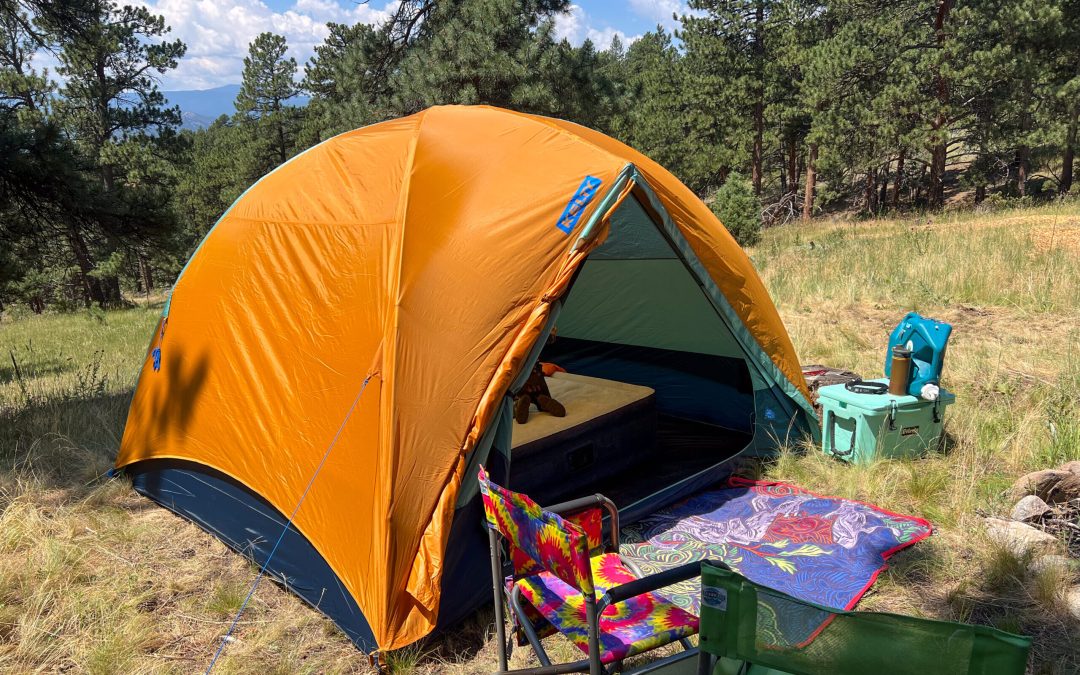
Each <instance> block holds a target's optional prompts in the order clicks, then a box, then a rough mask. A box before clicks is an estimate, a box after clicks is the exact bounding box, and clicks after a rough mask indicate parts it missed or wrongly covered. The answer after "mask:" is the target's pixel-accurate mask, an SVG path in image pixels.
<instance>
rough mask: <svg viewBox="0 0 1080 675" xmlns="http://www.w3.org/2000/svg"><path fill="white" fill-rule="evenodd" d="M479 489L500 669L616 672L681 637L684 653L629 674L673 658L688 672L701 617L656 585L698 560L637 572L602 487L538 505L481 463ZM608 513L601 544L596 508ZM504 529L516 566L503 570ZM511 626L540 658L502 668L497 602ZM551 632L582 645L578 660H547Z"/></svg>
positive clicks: (690, 572)
mask: <svg viewBox="0 0 1080 675" xmlns="http://www.w3.org/2000/svg"><path fill="white" fill-rule="evenodd" d="M479 474H480V475H479V480H480V492H481V494H482V495H483V500H484V512H485V514H486V515H487V520H488V539H489V542H490V544H491V574H492V585H493V587H494V593H495V626H496V632H497V636H498V642H499V673H507V672H514V673H521V674H526V673H527V674H528V675H548V674H554V673H576V672H588V673H591V675H601V674H603V673H611V672H613V671H621V670H622V664H623V660H624V659H626V658H629V657H631V656H634V655H636V654H641V653H643V652H647V651H650V650H652V649H656V648H657V647H662V646H664V645H668V644H672V643H674V642H679V643H681V644H682V646H683V648H684V650H685V651H684V652H682V653H679V654H675V655H673V656H669V657H667V658H665V659H661V660H659V661H654V662H652V663H649V664H645V665H644V666H642V667H640V668H637V669H635V670H634V672H635V673H656V672H665V673H667V672H672V671H671V670H669V669H667V667H668V666H673V665H675V664H678V665H679V666H680V667H681V668H683V669H687V668H688V669H689V670H690V671H693V668H694V663H695V661H696V659H695V658H694V648H693V645H691V644H690V642H689V640H688V638H689V637H690V636H692V635H694V634H695V633H697V626H698V619H697V617H696V616H694V615H693V614H690V613H688V612H685V611H683V610H681V609H679V608H678V607H676V606H675V605H673V604H672V603H671V602H669V601H668V600H667V598H665V597H664V596H662V595H660V594H658V593H656V591H657V590H658V589H660V588H663V587H665V586H669V585H671V584H675V583H679V582H681V581H685V580H687V579H690V578H693V577H696V576H697V575H698V574H699V573H700V569H701V568H700V566H699V565H698V564H696V563H688V564H686V565H682V566H680V567H676V568H674V569H671V570H667V571H665V572H661V573H659V574H654V575H651V576H648V577H644V578H641V575H640V573H638V571H637V570H636V569H635V568H634V567H633V566H632V565H630V564H628V563H627V561H625V560H623V559H622V557H621V556H620V555H619V552H618V551H619V512H618V510H617V509H616V508H615V505H614V504H613V503H612V502H611V501H610V500H608V499H606V498H604V497H603V496H601V495H593V496H591V497H585V498H582V499H576V500H573V501H570V502H566V503H564V504H561V505H558V506H554V507H550V508H548V509H544V508H541V507H540V506H538V505H537V504H536V502H534V501H533V500H531V499H529V498H528V497H527V496H526V495H523V494H520V493H518V492H511V491H510V490H507V489H506V488H503V487H500V486H498V485H496V484H495V483H492V482H490V481H489V480H488V476H487V472H485V471H484V469H483V467H481V468H480V471H479ZM604 511H607V515H608V516H609V518H610V519H611V539H610V540H609V541H608V543H607V544H606V545H605V544H604V543H603V537H602V534H603V527H602V525H603V523H602V517H603V512H604ZM500 537H501V538H502V539H503V540H504V541H505V543H506V545H507V548H508V549H509V551H510V556H511V560H512V562H513V568H514V573H513V575H512V576H510V577H504V576H503V565H502V546H501V545H500V542H499V538H500ZM504 600H505V601H506V603H507V604H508V605H509V606H510V611H511V614H512V618H513V620H514V625H515V627H516V629H517V630H520V631H521V632H522V633H523V634H524V636H525V638H526V639H527V640H528V642H529V644H531V645H532V647H533V650H534V651H535V652H536V657H537V659H539V661H540V663H541V665H540V666H539V667H535V668H523V669H520V670H515V671H507V658H508V654H507V651H508V649H507V642H506V634H505V627H504V624H503V602H504ZM556 630H557V631H558V632H559V633H562V634H563V635H564V636H565V637H567V638H569V639H570V641H571V642H572V643H573V644H574V645H575V646H577V647H578V649H580V650H581V651H582V652H584V657H585V658H583V659H580V660H578V661H573V662H570V663H559V664H552V663H551V659H550V658H548V655H547V652H545V651H544V647H543V645H542V644H541V642H540V638H541V635H542V634H543V633H544V632H545V631H550V632H554V631H556Z"/></svg>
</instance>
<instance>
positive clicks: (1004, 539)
mask: <svg viewBox="0 0 1080 675" xmlns="http://www.w3.org/2000/svg"><path fill="white" fill-rule="evenodd" d="M985 522H986V536H987V537H989V538H990V541H992V542H994V543H995V544H998V545H999V546H1002V547H1004V548H1006V549H1008V550H1009V551H1012V553H1013V555H1015V556H1017V557H1020V556H1023V555H1026V554H1028V553H1029V552H1031V553H1044V552H1048V551H1050V550H1052V549H1053V548H1054V545H1055V544H1056V543H1057V539H1055V538H1054V536H1053V535H1050V534H1047V533H1045V532H1043V531H1042V530H1038V529H1035V528H1034V527H1032V526H1030V525H1028V524H1026V523H1018V522H1016V521H1015V520H1002V519H1001V518H986V519H985Z"/></svg>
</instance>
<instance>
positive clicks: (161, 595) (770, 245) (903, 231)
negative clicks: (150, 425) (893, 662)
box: [0, 204, 1080, 675]
mask: <svg viewBox="0 0 1080 675" xmlns="http://www.w3.org/2000/svg"><path fill="white" fill-rule="evenodd" d="M752 255H753V258H754V261H755V263H756V265H757V266H758V268H759V270H760V271H761V273H762V276H763V278H764V279H765V281H766V283H767V285H768V286H769V288H770V290H771V292H772V293H773V297H774V298H775V300H776V303H777V305H778V307H779V308H780V311H781V314H782V315H783V317H784V320H785V322H786V323H787V326H788V328H789V331H790V333H791V336H792V338H793V339H794V341H795V344H796V347H797V348H798V351H799V354H800V356H801V358H802V360H803V362H804V363H811V362H817V363H826V364H829V365H834V366H839V367H845V368H850V369H854V370H857V371H859V372H861V373H863V374H864V375H867V376H876V375H877V374H878V373H879V372H880V370H881V367H882V359H883V355H884V351H885V349H884V347H885V343H886V338H887V334H888V332H889V330H890V329H891V328H892V327H893V326H894V325H895V323H896V321H897V320H898V319H899V317H900V316H901V315H902V314H903V313H904V312H906V311H908V310H910V309H916V310H919V311H921V312H924V313H927V314H930V315H932V316H934V317H936V318H939V319H942V320H945V321H949V322H951V323H952V324H953V325H954V326H955V330H954V334H953V335H954V337H953V340H952V342H951V344H950V351H949V358H948V362H947V366H946V379H945V384H946V386H947V387H949V388H950V389H951V390H953V391H954V392H955V393H956V394H957V396H958V402H957V404H956V405H955V407H954V408H953V410H952V411H951V413H950V416H949V419H948V421H947V431H948V443H947V446H948V448H947V453H946V454H943V455H939V456H934V457H930V458H926V459H922V460H918V461H887V462H878V463H876V464H874V465H871V466H866V467H858V468H856V467H847V466H843V465H840V464H839V463H837V462H835V461H831V460H827V459H825V458H823V457H822V456H821V455H820V454H819V453H814V452H812V451H806V450H807V449H805V448H790V449H787V450H786V451H785V452H784V453H783V454H782V455H781V456H780V457H779V458H778V459H777V460H776V461H775V462H773V463H770V464H768V465H766V466H764V467H763V468H762V470H763V471H764V473H765V474H766V475H767V476H769V477H771V478H776V479H780V480H786V481H791V482H794V483H796V484H798V485H801V486H803V487H805V488H808V489H810V490H814V491H818V492H823V493H828V494H835V495H841V496H846V497H854V498H858V499H862V500H866V501H870V502H873V503H876V504H879V505H881V506H883V507H885V508H888V509H890V510H894V511H900V512H905V513H912V514H918V515H922V516H924V517H926V518H929V519H930V520H931V521H932V522H933V523H934V524H935V525H936V527H937V531H936V533H935V535H934V536H933V537H931V538H930V539H929V540H927V541H925V542H923V543H920V544H918V545H917V546H915V547H913V548H912V549H909V550H908V551H906V552H903V553H901V554H899V555H898V556H896V557H895V558H894V559H893V566H892V567H891V569H890V570H889V571H888V572H887V573H885V574H883V575H882V576H881V578H880V580H879V581H878V583H877V584H876V585H875V586H874V588H873V590H872V591H871V592H870V593H869V594H868V595H867V596H866V598H865V599H864V600H863V601H862V603H861V604H860V608H872V609H887V610H891V611H897V612H901V613H906V614H915V615H920V616H930V617H940V618H946V619H957V620H964V621H970V622H976V623H984V624H989V625H994V626H998V627H1001V628H1005V629H1007V630H1012V631H1018V632H1024V633H1028V634H1031V635H1033V636H1035V639H1036V645H1035V650H1034V656H1033V666H1032V669H1033V672H1035V673H1072V672H1080V647H1078V646H1077V645H1080V626H1078V624H1077V622H1076V621H1075V620H1072V619H1070V618H1069V616H1068V613H1067V612H1066V611H1065V609H1064V605H1063V591H1064V589H1065V588H1066V587H1067V586H1068V585H1069V584H1070V583H1075V582H1076V581H1077V579H1065V578H1061V575H1060V573H1055V572H1045V573H1040V574H1033V573H1031V572H1029V571H1028V568H1027V562H1028V561H1025V560H1018V559H1016V557H1015V556H1013V555H1011V554H1009V553H1008V552H1007V551H1003V550H1000V549H998V548H995V547H994V546H992V545H990V544H989V543H988V542H987V541H986V539H985V538H984V536H983V535H982V532H981V527H980V518H981V516H982V515H986V514H993V513H1000V512H1002V511H1004V510H1005V509H1007V504H1006V502H1005V501H1004V499H1003V497H1002V494H1001V493H1002V491H1003V490H1004V489H1005V488H1007V487H1008V486H1009V485H1010V484H1011V482H1012V481H1013V480H1014V479H1015V478H1016V477H1017V476H1019V475H1020V474H1022V473H1024V472H1026V471H1028V470H1032V469H1037V468H1045V467H1050V466H1056V465H1058V464H1060V463H1061V462H1064V461H1067V460H1071V459H1080V348H1078V346H1077V343H1078V341H1080V206H1078V205H1076V204H1073V205H1068V206H1066V205H1062V206H1054V207H1046V208H1039V209H1031V210H1026V211H1007V212H1002V213H997V214H983V215H980V214H974V213H966V214H958V215H947V216H940V217H935V219H934V221H933V222H927V219H926V218H925V217H924V218H920V219H917V220H895V221H881V220H879V221H866V222H838V221H822V222H815V223H813V224H811V225H809V226H787V227H783V228H778V229H774V230H770V231H768V232H767V233H766V236H765V238H764V241H763V243H762V244H760V245H759V246H758V247H757V248H756V249H755V250H754V251H753V252H752ZM159 312H160V304H158V305H154V304H151V305H150V306H148V307H142V306H140V307H137V308H133V309H127V310H122V311H113V312H90V313H86V312H84V313H79V314H71V315H45V316H25V315H22V314H19V315H17V316H11V315H8V316H5V317H3V319H2V321H0V510H2V513H0V671H3V672H71V673H81V672H87V673H133V672H177V673H181V672H183V673H186V672H192V671H200V670H203V669H205V668H206V665H207V664H208V662H209V660H210V657H211V655H212V653H213V651H214V649H215V647H216V644H217V640H218V638H219V636H220V635H221V634H222V633H223V632H224V630H225V628H226V627H227V625H228V623H229V621H230V620H231V617H232V616H233V614H234V613H235V611H236V610H237V608H238V607H239V605H240V603H241V602H242V601H243V598H244V595H245V594H246V592H247V588H248V586H249V584H250V583H251V581H252V580H253V578H254V572H255V571H254V570H253V568H252V567H251V565H249V564H247V563H245V562H244V561H243V560H241V559H240V558H239V557H238V556H236V555H234V554H232V553H231V552H229V551H228V550H227V549H226V548H225V547H224V545H222V544H220V543H218V542H217V541H216V540H215V539H213V538H211V537H209V536H207V535H205V534H203V533H202V532H201V531H200V530H198V529H197V528H196V527H195V526H193V525H191V524H188V523H186V522H184V521H182V520H180V519H178V518H176V517H174V516H172V515H170V514H169V513H167V512H165V511H164V510H163V509H160V508H157V507H155V506H153V505H152V504H150V503H149V502H148V501H147V500H145V499H142V498H139V497H138V496H136V495H135V494H134V493H133V492H132V490H131V489H130V486H129V485H127V484H126V483H125V482H123V481H122V480H121V481H110V480H106V479H103V478H101V474H102V473H103V472H104V471H106V470H107V469H108V468H109V467H110V466H111V462H112V458H113V456H114V455H115V452H116V449H117V446H118V443H119V438H120V435H121V432H122V429H123V424H124V418H125V415H126V412H127V403H128V400H129V398H130V395H131V390H132V387H133V385H134V375H135V372H136V369H137V367H138V366H139V365H140V363H141V360H142V357H143V354H144V353H145V349H146V345H147V343H148V340H149V337H150V332H151V330H152V327H153V325H154V323H155V321H156V319H157V316H158V313H159ZM489 623H490V612H487V613H485V612H481V613H480V614H479V615H478V616H477V617H476V618H475V619H474V620H472V621H470V622H468V623H467V624H466V625H465V626H463V627H462V628H461V629H460V630H459V631H457V632H455V633H454V634H453V635H451V636H448V637H446V638H440V639H438V640H435V641H432V642H430V643H428V644H423V645H421V646H419V647H416V648H413V649H408V650H405V651H404V652H402V653H399V654H396V655H394V659H393V661H394V663H395V664H396V665H397V666H398V670H399V671H401V672H416V673H443V672H447V673H473V672H476V673H480V672H488V671H490V670H492V669H493V668H494V664H495V657H494V644H493V643H492V641H491V640H490V638H489V637H488V633H489V631H490V626H489ZM552 640H553V641H554V640H558V638H552ZM556 651H557V652H562V653H564V654H567V655H569V652H568V651H563V650H562V649H557V650H556ZM527 661H528V654H527V653H526V650H517V651H516V652H515V655H514V662H515V663H518V664H520V665H524V664H525V663H526V662H527ZM367 670H368V668H367V660H366V658H365V657H364V656H363V655H361V654H360V653H358V652H357V651H356V650H355V649H353V647H352V646H351V645H350V644H349V643H348V641H347V640H346V639H345V638H344V637H343V636H342V635H341V634H339V633H338V632H337V631H336V629H335V628H334V627H333V625H332V624H331V623H330V622H328V621H326V620H324V619H322V618H321V617H320V615H318V614H317V613H315V612H314V611H312V610H310V609H308V608H307V607H306V606H305V605H304V604H303V603H302V602H301V601H299V600H297V599H296V598H294V597H292V596H291V595H289V594H288V593H286V592H284V591H283V590H282V589H280V588H278V587H276V586H274V585H273V584H264V585H262V586H261V587H260V589H259V591H258V593H257V595H256V596H255V598H254V600H253V601H252V604H251V605H250V606H249V609H248V611H247V612H246V613H245V615H244V618H243V620H242V622H241V625H240V626H239V628H238V631H237V640H236V641H235V642H234V643H232V644H230V645H229V649H228V651H227V652H226V656H225V658H224V659H223V661H222V662H220V663H219V666H218V669H217V672H221V673H259V674H260V675H269V674H271V673H294V672H309V673H323V672H366V671H367Z"/></svg>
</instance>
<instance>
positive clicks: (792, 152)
mask: <svg viewBox="0 0 1080 675" xmlns="http://www.w3.org/2000/svg"><path fill="white" fill-rule="evenodd" d="M787 150H788V156H787V187H788V193H789V194H791V195H795V194H796V193H798V191H799V149H798V145H797V141H796V139H795V137H794V136H792V137H791V139H790V140H789V142H788V148H787Z"/></svg>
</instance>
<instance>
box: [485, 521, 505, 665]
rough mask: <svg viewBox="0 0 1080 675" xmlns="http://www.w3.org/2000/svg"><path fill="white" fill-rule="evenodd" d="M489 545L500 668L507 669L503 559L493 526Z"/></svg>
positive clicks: (489, 533) (489, 529)
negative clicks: (501, 558)
mask: <svg viewBox="0 0 1080 675" xmlns="http://www.w3.org/2000/svg"><path fill="white" fill-rule="evenodd" d="M488 546H489V547H490V549H491V583H492V586H493V588H494V596H495V635H496V638H495V639H496V640H498V641H499V670H501V671H505V670H506V669H507V665H506V664H507V661H508V659H507V658H506V617H504V616H503V594H504V592H505V591H504V590H503V588H502V579H501V577H502V560H500V557H501V556H500V555H499V540H498V535H496V534H495V530H494V529H493V528H490V527H489V528H488Z"/></svg>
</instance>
